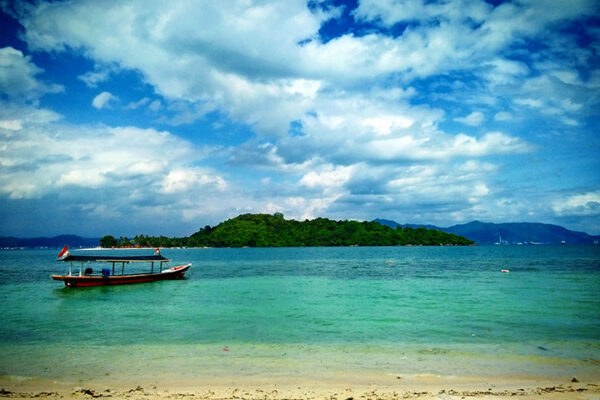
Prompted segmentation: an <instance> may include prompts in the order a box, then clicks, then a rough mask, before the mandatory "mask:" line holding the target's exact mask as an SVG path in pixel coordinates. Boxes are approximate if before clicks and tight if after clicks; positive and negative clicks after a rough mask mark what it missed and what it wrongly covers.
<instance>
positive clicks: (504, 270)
mask: <svg viewBox="0 0 600 400" xmlns="http://www.w3.org/2000/svg"><path fill="white" fill-rule="evenodd" d="M500 272H504V273H505V274H508V273H509V272H510V270H508V269H501V270H500Z"/></svg>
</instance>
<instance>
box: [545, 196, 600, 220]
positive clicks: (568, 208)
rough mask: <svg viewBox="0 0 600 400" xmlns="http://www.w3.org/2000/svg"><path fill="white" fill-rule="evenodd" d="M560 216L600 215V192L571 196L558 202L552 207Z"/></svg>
mask: <svg viewBox="0 0 600 400" xmlns="http://www.w3.org/2000/svg"><path fill="white" fill-rule="evenodd" d="M552 209H553V210H554V212H555V213H556V214H558V215H561V216H562V215H581V216H592V215H600V191H594V192H588V193H584V194H577V195H571V196H568V197H566V198H563V199H560V200H557V201H556V202H555V203H554V205H553V206H552Z"/></svg>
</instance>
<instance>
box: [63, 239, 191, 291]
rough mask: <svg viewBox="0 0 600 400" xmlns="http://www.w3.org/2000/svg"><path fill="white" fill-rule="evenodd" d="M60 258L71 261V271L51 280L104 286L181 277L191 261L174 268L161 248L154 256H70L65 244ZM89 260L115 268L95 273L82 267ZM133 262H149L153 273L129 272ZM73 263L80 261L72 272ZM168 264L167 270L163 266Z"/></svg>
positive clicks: (68, 284) (69, 285)
mask: <svg viewBox="0 0 600 400" xmlns="http://www.w3.org/2000/svg"><path fill="white" fill-rule="evenodd" d="M57 261H65V262H69V274H68V275H52V279H54V280H55V281H63V282H64V283H65V286H66V287H69V288H74V287H89V286H105V285H127V284H131V283H143V282H153V281H161V280H167V279H181V278H183V275H184V274H185V273H186V272H187V270H188V269H190V267H191V266H192V264H186V265H179V266H176V267H171V266H170V265H169V264H168V263H169V261H170V260H169V259H167V258H165V257H163V256H162V255H161V254H160V250H159V249H156V250H155V251H154V255H151V256H114V255H111V256H80V255H71V254H70V253H69V249H68V248H67V246H65V247H64V248H63V249H62V251H61V252H60V254H59V255H58V259H57ZM90 262H101V263H109V264H112V271H111V269H110V268H102V270H101V272H99V273H94V270H93V269H92V268H90V267H88V268H85V269H84V268H83V266H84V264H86V263H90ZM133 262H145V263H150V273H145V274H143V273H135V274H126V273H125V264H129V263H133ZM73 263H79V272H75V273H73ZM155 263H157V264H159V265H158V266H157V272H154V264H155ZM119 264H120V267H121V271H120V273H119V271H118V268H117V270H116V271H115V267H116V266H118V265H119ZM165 264H166V266H167V267H168V268H167V269H163V266H164V265H165Z"/></svg>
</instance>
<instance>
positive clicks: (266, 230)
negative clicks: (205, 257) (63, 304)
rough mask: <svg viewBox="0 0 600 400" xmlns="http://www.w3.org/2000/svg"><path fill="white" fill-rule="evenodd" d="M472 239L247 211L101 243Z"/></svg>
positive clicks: (338, 243)
mask: <svg viewBox="0 0 600 400" xmlns="http://www.w3.org/2000/svg"><path fill="white" fill-rule="evenodd" d="M473 243H474V242H473V241H472V240H469V239H466V238H464V237H462V236H458V235H454V234H451V233H445V232H441V231H438V230H435V229H425V228H418V229H413V228H408V227H406V228H402V227H397V228H396V229H392V228H390V227H389V226H385V225H381V224H380V223H378V222H366V221H365V222H358V221H333V220H330V219H327V218H317V219H313V220H306V221H302V222H299V221H295V220H286V219H284V217H283V214H281V213H275V214H274V215H269V214H242V215H239V216H237V217H235V218H232V219H229V220H227V221H225V222H221V223H220V224H219V225H217V226H215V227H211V226H208V225H207V226H205V227H204V228H202V229H200V230H199V231H198V232H196V233H194V234H192V235H191V236H189V237H182V238H168V237H165V236H158V237H156V236H154V237H153V236H146V235H137V236H136V237H134V238H133V239H128V238H125V237H121V238H119V239H115V238H114V237H113V236H109V235H107V236H104V237H103V238H102V239H100V246H101V247H108V248H110V247H131V246H139V247H304V246H306V247H308V246H408V245H421V246H442V245H455V246H464V245H472V244H473Z"/></svg>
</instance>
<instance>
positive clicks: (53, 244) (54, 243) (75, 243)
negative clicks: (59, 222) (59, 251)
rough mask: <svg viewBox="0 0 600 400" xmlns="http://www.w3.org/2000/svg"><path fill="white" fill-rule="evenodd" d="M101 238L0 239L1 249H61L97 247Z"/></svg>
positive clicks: (62, 236) (70, 236) (8, 237)
mask: <svg viewBox="0 0 600 400" xmlns="http://www.w3.org/2000/svg"><path fill="white" fill-rule="evenodd" d="M99 242H100V239H99V238H84V237H81V236H77V235H59V236H53V237H35V238H17V237H12V236H3V237H0V248H15V247H50V248H60V247H63V246H65V245H69V247H71V248H77V247H96V246H98V243H99Z"/></svg>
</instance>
